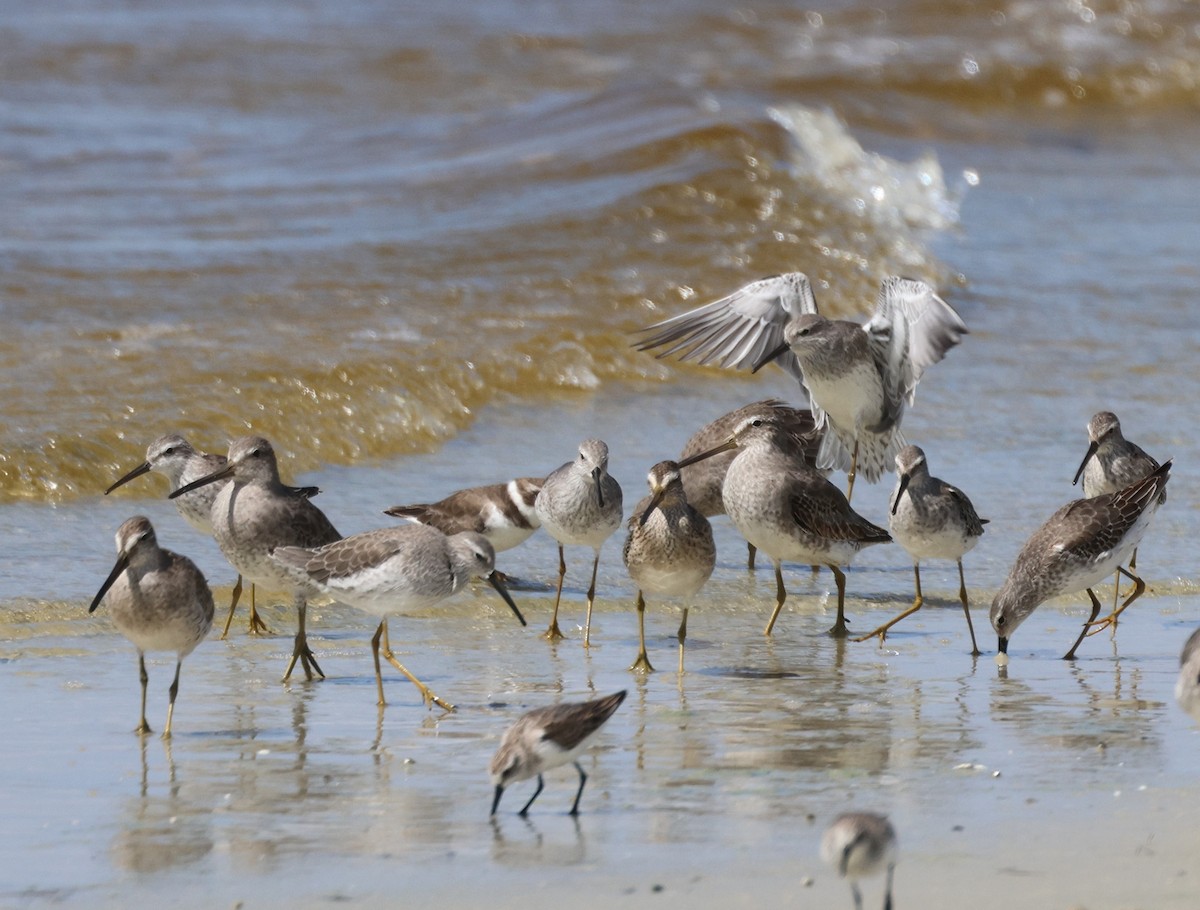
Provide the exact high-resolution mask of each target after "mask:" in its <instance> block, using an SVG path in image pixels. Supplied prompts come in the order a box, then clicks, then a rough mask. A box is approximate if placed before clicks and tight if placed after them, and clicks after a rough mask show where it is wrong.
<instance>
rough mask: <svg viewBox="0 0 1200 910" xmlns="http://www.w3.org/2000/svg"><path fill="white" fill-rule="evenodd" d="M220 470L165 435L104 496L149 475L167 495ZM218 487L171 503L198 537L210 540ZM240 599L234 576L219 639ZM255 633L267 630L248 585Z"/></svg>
mask: <svg viewBox="0 0 1200 910" xmlns="http://www.w3.org/2000/svg"><path fill="white" fill-rule="evenodd" d="M224 466H225V456H224V455H217V454H215V453H209V452H200V451H197V450H196V449H195V448H193V447H192V444H191V443H190V442H188V441H187V440H186V439H185V438H184V437H182V436H180V435H179V434H178V433H168V434H167V435H166V436H160V437H158V439H156V440H154V442H152V443H150V445H149V446H148V447H147V448H146V460H145V461H144V462H142V463H141V464H140V465H138V466H137V467H136V468H134V469H133V470H132V471H130V472H129V473H127V474H126V475H124V476H123V477H122V478H121V479H120V480H118V481H117V482H116V483H114V484H113V485H112V486H110V487H109V488H108V489H107V490H105V491H104V495H105V496H107V495H108V494H109V493H111V492H112V491H113V490H115V489H116V488H117V487H119V486H122V485H124V484H126V483H128V482H129V481H131V480H133V479H134V478H136V477H141V476H142V475H143V474H147V473H149V472H151V471H153V472H154V473H156V474H162V475H164V476H165V477H166V478H167V481H168V482H169V483H170V485H171V492H174V491H175V490H178V489H179V488H180V487H182V486H185V485H187V484H189V483H191V482H192V481H193V480H198V479H199V478H201V477H204V476H206V475H208V474H211V473H212V472H213V471H217V470H220V469H221V468H222V467H224ZM221 486H223V484H208V485H206V486H203V487H200V488H199V489H196V490H193V491H192V492H190V493H187V494H185V495H183V496H179V497H178V498H176V500H175V508H176V509H178V510H179V514H180V515H182V516H183V518H184V520H185V521H187V523H188V524H190V525H191V526H192V527H193V528H195V529H196V530H197V531H199V532H200V533H201V534H207V535H208V536H209V537H212V536H213V526H212V504H213V501H214V500H215V499H216V498H217V493H218V492H220V489H221ZM294 489H295V490H296V492H297V493H300V494H302V495H304V496H310V497H311V496H316V495H317V494H318V493H319V492H321V491H320V490H318V489H317V488H316V487H297V488H294ZM241 596H242V576H241V575H238V578H237V582H236V584H234V586H233V598H232V600H231V602H230V604H229V616H228V618H226V620H225V628H224V629H223V630H222V632H221V638H225V637H226V636H228V635H229V626H230V624H231V623H232V622H233V614H234V611H235V610H236V609H237V605H238V600H239V599H240V598H241ZM258 632H270V630H269V629H268V628H267V624H266V623H265V622H263V621H262V619H261V618H260V617H259V615H258V609H257V605H256V604H255V597H254V585H251V586H250V633H251V634H252V635H253V634H256V633H258Z"/></svg>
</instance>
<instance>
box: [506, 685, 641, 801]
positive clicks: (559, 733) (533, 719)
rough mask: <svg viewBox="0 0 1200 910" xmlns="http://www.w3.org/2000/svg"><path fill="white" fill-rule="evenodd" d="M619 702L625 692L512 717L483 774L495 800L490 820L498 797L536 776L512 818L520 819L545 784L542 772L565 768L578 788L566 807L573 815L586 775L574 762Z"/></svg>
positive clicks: (539, 709) (585, 781) (581, 793)
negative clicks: (488, 778) (573, 772)
mask: <svg viewBox="0 0 1200 910" xmlns="http://www.w3.org/2000/svg"><path fill="white" fill-rule="evenodd" d="M624 700H625V691H624V690H622V691H620V692H615V693H613V694H612V695H608V696H606V697H604V698H597V699H593V700H592V701H585V702H569V703H564V704H559V705H551V706H549V707H546V708H534V709H533V710H532V711H528V712H526V713H525V714H522V715H521V716H520V717H518V718H517V720H516V722H515V723H514V724H513V725H512V726H511V727H509V728H508V730H507V731H505V734H504V738H503V739H501V740H500V747H499V748H498V749H497V750H496V754H495V755H493V756H492V762H491V765H490V767H489V772H490V774H491V777H492V785H493V786H494V787H495V795H494V796H493V797H492V811H491V814H492V815H495V814H496V810H497V809H498V808H499V807H500V797H501V796H503V795H504V790H505V788H506V787H508V786H510V785H511V784H514V783H516V782H517V781H522V780H528V779H529V778H531V777H537V782H538V784H537V789H536V790H534V791H533V796H531V797H529V802H527V803H525V806H524V808H522V809H521V811H520V812H519V813H517V814H518V815H522V816H523V815H526V814H527V813H528V812H529V807H530V806H532V805H533V801H534V800H535V799H537V798H538V794H540V793H541V792H542V788H543V786H544V785H545V781H544V780H543V779H542V772H544V771H549V770H550V769H551V768H557V767H559V766H561V765H565V764H569V763H570V764H574V765H575V770H576V771H578V772H579V789H578V790H577V791H575V801H574V802H572V803H571V811H570V813H569V814H571V815H578V814H579V798H580V797H581V796H583V786H584V784H586V783H587V774H585V773H584V770H583V766H582V765H580V764H579V761H578V758H579V756H580V755H581V754H583V751H584V750H585V749H587V747H588V746H590V745H591V744H592V741H593V740H594V739H595V738H596V734H597V733H599V732H600V728H601V727H602V726H604V723H605V721H607V720H608V719H609V718H610V717H612V715H613V712H614V711H616V710H617V708H618V707H620V705H621V702H623V701H624Z"/></svg>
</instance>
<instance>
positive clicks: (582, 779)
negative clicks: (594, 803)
mask: <svg viewBox="0 0 1200 910" xmlns="http://www.w3.org/2000/svg"><path fill="white" fill-rule="evenodd" d="M575 770H576V771H578V772H579V789H578V790H576V791H575V802H573V803H571V811H570V812H568V813H567V814H568V815H578V814H579V797H581V796H583V785H584V784H586V783H587V775H586V774H584V773H583V765H581V764H579V762H575Z"/></svg>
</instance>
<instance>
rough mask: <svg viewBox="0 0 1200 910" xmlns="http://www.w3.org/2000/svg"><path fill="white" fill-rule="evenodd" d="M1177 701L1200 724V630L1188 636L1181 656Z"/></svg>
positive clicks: (1176, 683)
mask: <svg viewBox="0 0 1200 910" xmlns="http://www.w3.org/2000/svg"><path fill="white" fill-rule="evenodd" d="M1175 701H1176V702H1178V703H1179V707H1181V708H1183V710H1184V711H1186V712H1187V713H1188V714H1190V715H1192V717H1193V718H1194V719H1195V720H1196V721H1197V722H1198V723H1200V629H1197V630H1196V631H1194V632H1193V633H1192V634H1191V635H1189V636H1188V640H1187V642H1186V643H1184V646H1183V651H1182V653H1181V654H1180V655H1179V677H1178V678H1177V679H1176V680H1175Z"/></svg>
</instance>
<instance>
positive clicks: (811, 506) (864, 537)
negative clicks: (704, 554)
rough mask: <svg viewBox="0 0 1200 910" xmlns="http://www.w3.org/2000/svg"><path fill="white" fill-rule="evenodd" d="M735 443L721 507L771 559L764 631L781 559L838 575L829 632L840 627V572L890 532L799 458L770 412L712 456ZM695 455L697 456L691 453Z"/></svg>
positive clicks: (782, 595) (780, 592)
mask: <svg viewBox="0 0 1200 910" xmlns="http://www.w3.org/2000/svg"><path fill="white" fill-rule="evenodd" d="M734 447H736V448H737V450H738V455H737V457H736V458H735V459H734V460H733V463H732V464H730V466H729V469H728V472H727V473H726V476H725V485H724V489H723V494H722V495H723V498H724V502H725V512H726V514H728V515H729V518H730V519H731V520H732V521H733V523H734V525H735V526H736V527H737V529H738V531H740V532H741V534H742V536H743V537H745V538H746V540H747V541H749V542H750V543H752V544H754V546H755V547H757V548H758V549H759V550H761V551H763V552H764V553H766V554H767V555H768V556H770V557H771V561H772V562H773V563H774V564H775V586H776V603H775V610H774V612H773V613H772V614H771V619H770V620H769V621H768V623H767V628H766V630H765V631H766V634H767V635H770V634H771V631H772V630H773V628H774V625H775V620H776V619H777V618H778V616H779V612H780V611H781V610H782V609H783V603H784V600H785V599H786V597H787V591H786V589H785V588H784V585H783V570H782V562H783V560H789V561H798V562H805V563H808V564H810V565H813V564H820V565H826V566H828V567H829V568H830V569H831V570H832V571H833V575H834V578H835V580H836V582H837V589H838V613H837V621H836V622H835V624H834V626H833V628H832V629H831V630H830V632H831V634H834V635H838V636H843V635H845V634H846V620H845V593H846V577H845V574H844V573H843V572H842V571H841V568H840V567H841V566H844V565H849V564H850V562H851V561H852V560H853V559H854V556H855V554H857V553H858V551H859V550H860V549H862V548H863V547H865V546H869V545H870V544H875V543H887V542H888V541H890V540H891V536H890V535H889V534H888V532H887V531H885V530H884V529H883V528H881V527H879V526H877V525H874V524H872V523H871V522H869V521H867V520H866V519H865V518H863V517H862V516H861V515H859V514H858V513H857V512H855V511H854V509H852V508H851V507H850V503H849V501H848V500H847V499H846V497H845V496H844V495H843V494H842V492H841V491H840V490H839V489H838V488H837V487H835V486H834V485H833V484H831V483H830V482H829V481H828V480H826V479H825V478H824V477H823V476H822V475H821V474H820V473H819V472H818V471H816V470H814V469H813V468H810V467H809V466H808V465H807V464H805V462H804V457H803V452H802V450H801V448H800V447H799V446H798V445H797V444H796V441H795V440H794V439H793V437H791V436H790V435H789V434H788V433H787V432H785V430H784V427H783V426H782V425H781V424H780V423H779V422H778V421H777V420H775V419H774V418H773V417H771V416H762V417H750V418H747V419H746V420H744V421H743V422H742V423H741V424H739V425H738V427H737V429H735V430H734V432H733V434H732V435H731V436H730V438H729V439H728V440H727V441H726V442H725V443H724V444H722V445H721V446H718V447H716V448H715V449H711V450H709V452H708V453H703V455H707V456H710V457H711V456H713V455H717V454H720V453H721V452H722V451H727V450H729V449H730V448H734ZM696 457H702V456H696Z"/></svg>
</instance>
